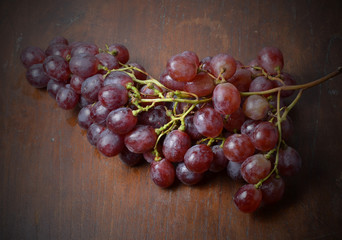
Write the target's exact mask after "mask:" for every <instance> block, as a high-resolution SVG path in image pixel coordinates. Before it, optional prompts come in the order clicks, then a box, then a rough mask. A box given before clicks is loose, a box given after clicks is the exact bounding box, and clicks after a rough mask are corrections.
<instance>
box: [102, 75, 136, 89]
mask: <svg viewBox="0 0 342 240" xmlns="http://www.w3.org/2000/svg"><path fill="white" fill-rule="evenodd" d="M128 83H132V84H134V82H133V80H132V78H131V77H130V76H128V75H127V73H124V72H111V73H110V74H108V75H107V77H106V78H105V80H104V82H103V86H107V85H111V84H120V85H122V86H124V87H126V86H127V84H128Z"/></svg>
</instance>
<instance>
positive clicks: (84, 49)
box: [71, 42, 99, 57]
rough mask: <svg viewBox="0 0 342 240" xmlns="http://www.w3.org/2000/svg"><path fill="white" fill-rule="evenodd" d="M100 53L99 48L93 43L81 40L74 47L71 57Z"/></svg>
mask: <svg viewBox="0 0 342 240" xmlns="http://www.w3.org/2000/svg"><path fill="white" fill-rule="evenodd" d="M98 53H99V48H98V46H96V45H95V44H93V43H88V42H80V43H79V44H78V45H76V46H75V47H73V48H72V50H71V57H75V56H86V55H91V56H95V55H96V54H98Z"/></svg>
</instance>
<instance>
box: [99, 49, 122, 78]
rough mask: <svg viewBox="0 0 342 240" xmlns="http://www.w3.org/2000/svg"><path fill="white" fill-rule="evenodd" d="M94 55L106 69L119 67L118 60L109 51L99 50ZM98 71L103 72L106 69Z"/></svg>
mask: <svg viewBox="0 0 342 240" xmlns="http://www.w3.org/2000/svg"><path fill="white" fill-rule="evenodd" d="M95 57H96V58H97V59H98V60H99V62H100V64H101V65H102V66H103V67H105V68H107V69H108V70H112V69H118V68H120V64H119V62H118V60H117V59H116V58H115V57H114V56H113V55H111V54H109V53H105V52H101V53H98V54H96V55H95ZM100 73H102V74H105V73H106V71H105V70H101V71H100Z"/></svg>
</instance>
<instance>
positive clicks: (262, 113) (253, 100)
mask: <svg viewBox="0 0 342 240" xmlns="http://www.w3.org/2000/svg"><path fill="white" fill-rule="evenodd" d="M268 110H269V105H268V102H267V100H266V98H264V97H263V96H260V95H251V96H249V97H247V99H246V100H245V102H244V103H243V112H244V114H245V115H246V116H247V117H249V118H251V119H253V120H261V119H264V118H265V117H266V115H267V112H268Z"/></svg>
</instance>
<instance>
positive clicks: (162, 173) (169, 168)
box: [150, 159, 176, 188]
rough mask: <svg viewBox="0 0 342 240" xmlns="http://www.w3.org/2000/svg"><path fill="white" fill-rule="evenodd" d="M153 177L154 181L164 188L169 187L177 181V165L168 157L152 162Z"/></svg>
mask: <svg viewBox="0 0 342 240" xmlns="http://www.w3.org/2000/svg"><path fill="white" fill-rule="evenodd" d="M150 174H151V178H152V180H153V182H154V183H155V184H156V185H158V186H159V187H162V188H167V187H169V186H171V185H172V184H173V182H174V181H175V175H176V171H175V167H174V166H173V165H172V163H170V162H169V161H168V160H166V159H162V160H161V161H158V162H152V163H151V171H150Z"/></svg>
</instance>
